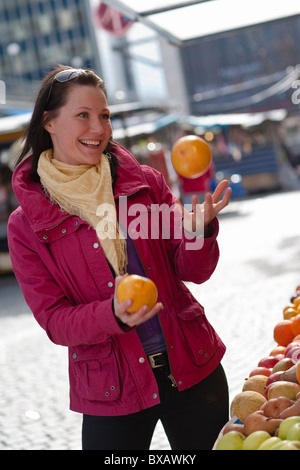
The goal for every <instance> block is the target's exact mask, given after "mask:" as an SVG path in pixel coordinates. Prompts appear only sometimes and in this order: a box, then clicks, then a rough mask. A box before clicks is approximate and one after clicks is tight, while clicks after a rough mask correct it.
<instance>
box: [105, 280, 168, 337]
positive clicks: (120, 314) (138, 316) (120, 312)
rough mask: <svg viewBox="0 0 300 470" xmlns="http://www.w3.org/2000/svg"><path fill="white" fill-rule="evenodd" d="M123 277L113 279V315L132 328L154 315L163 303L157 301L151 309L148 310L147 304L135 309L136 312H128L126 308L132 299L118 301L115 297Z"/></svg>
mask: <svg viewBox="0 0 300 470" xmlns="http://www.w3.org/2000/svg"><path fill="white" fill-rule="evenodd" d="M123 278H124V276H117V277H116V280H115V296H114V300H113V303H114V311H115V316H116V317H117V319H118V320H119V321H120V322H122V323H123V324H125V325H127V326H129V327H131V328H133V327H135V326H138V325H140V324H141V323H144V322H145V321H147V320H150V318H152V317H154V315H156V314H157V313H158V312H159V311H160V309H161V308H162V306H163V305H162V303H161V302H158V303H157V304H155V305H154V307H153V308H151V310H148V308H147V306H146V305H143V306H142V307H141V308H140V309H139V310H137V312H135V313H128V312H127V310H128V308H129V307H130V305H131V303H132V301H131V300H130V299H128V300H125V301H124V302H121V303H119V301H118V298H117V288H118V285H119V284H120V282H121V281H122V279H123Z"/></svg>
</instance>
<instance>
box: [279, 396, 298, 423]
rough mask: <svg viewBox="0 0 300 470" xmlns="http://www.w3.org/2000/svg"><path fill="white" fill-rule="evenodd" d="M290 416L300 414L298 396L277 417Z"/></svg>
mask: <svg viewBox="0 0 300 470" xmlns="http://www.w3.org/2000/svg"><path fill="white" fill-rule="evenodd" d="M290 416H300V398H298V399H297V400H296V401H295V402H293V404H292V405H291V406H289V407H288V408H286V409H285V410H284V411H282V412H281V413H280V416H279V418H282V419H285V418H289V417H290Z"/></svg>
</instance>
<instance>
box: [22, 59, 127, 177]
mask: <svg viewBox="0 0 300 470" xmlns="http://www.w3.org/2000/svg"><path fill="white" fill-rule="evenodd" d="M68 69H72V67H69V66H65V65H60V66H59V67H58V68H56V69H55V70H53V71H51V72H50V73H49V74H48V75H47V76H46V77H45V78H44V80H43V81H42V84H41V87H40V90H39V92H38V95H37V98H36V102H35V105H34V109H33V113H32V116H31V120H30V122H29V124H28V127H27V129H26V131H25V134H24V144H23V146H22V151H21V153H20V155H19V157H18V159H17V161H16V164H15V165H16V166H17V165H18V164H19V163H21V161H22V160H23V159H24V158H25V157H26V156H27V155H28V154H30V153H31V154H32V157H31V178H32V179H33V180H34V181H39V175H38V173H37V167H38V161H39V158H40V155H41V153H42V152H43V151H45V150H48V149H50V148H53V144H52V139H51V137H50V134H49V132H48V131H46V129H45V124H46V123H47V122H48V121H49V120H51V119H53V118H55V117H56V116H57V115H58V113H59V110H60V108H62V107H63V106H64V105H65V104H66V102H67V98H68V91H69V90H70V88H71V87H72V86H74V85H92V86H94V87H96V88H99V89H100V90H102V91H103V93H104V95H105V96H106V97H107V91H106V85H105V83H104V81H103V80H102V79H101V78H100V77H98V76H97V75H96V74H95V73H94V72H93V71H92V70H81V71H80V73H79V74H78V76H77V77H76V78H74V79H72V80H69V81H66V82H63V83H61V82H58V81H56V80H54V78H55V76H56V75H57V74H58V73H59V72H61V71H62V70H68ZM45 111H47V113H45ZM45 116H46V117H45ZM115 145H118V144H117V143H116V142H114V141H113V140H112V139H110V141H109V143H108V144H107V146H106V149H105V151H104V153H106V154H107V156H108V159H109V162H110V166H111V173H112V180H113V183H114V182H115V178H116V171H117V166H118V159H117V157H116V156H115V155H114V152H113V149H114V146H115Z"/></svg>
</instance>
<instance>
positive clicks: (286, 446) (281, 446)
mask: <svg viewBox="0 0 300 470" xmlns="http://www.w3.org/2000/svg"><path fill="white" fill-rule="evenodd" d="M270 450H299V449H298V447H297V446H296V445H295V443H294V442H292V441H288V440H284V441H281V442H277V444H275V445H274V446H272V448H271V449H270Z"/></svg>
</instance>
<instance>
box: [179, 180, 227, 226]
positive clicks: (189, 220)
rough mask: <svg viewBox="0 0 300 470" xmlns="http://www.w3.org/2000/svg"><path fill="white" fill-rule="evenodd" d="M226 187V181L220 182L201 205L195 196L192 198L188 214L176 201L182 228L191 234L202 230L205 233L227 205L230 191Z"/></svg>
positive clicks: (207, 194)
mask: <svg viewBox="0 0 300 470" xmlns="http://www.w3.org/2000/svg"><path fill="white" fill-rule="evenodd" d="M227 186H228V181H227V180H223V181H221V182H220V183H219V184H218V186H217V187H216V189H215V191H214V192H213V194H211V193H206V195H205V201H204V202H203V204H200V203H199V199H198V197H197V196H196V195H194V196H192V208H193V210H192V212H188V211H187V210H186V209H185V208H184V207H183V205H182V204H181V202H180V201H178V200H177V201H176V203H177V204H179V205H180V207H181V211H182V215H183V227H184V228H185V229H187V230H188V231H192V232H193V233H199V232H201V230H203V229H204V231H205V229H206V228H207V227H208V225H209V224H210V222H211V221H212V220H213V219H214V218H215V217H216V216H217V215H218V213H219V212H221V210H223V209H224V208H225V207H226V206H227V205H228V204H229V201H230V198H231V193H232V189H231V188H227ZM224 191H225V192H224ZM223 192H224V195H223V197H222V194H223Z"/></svg>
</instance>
